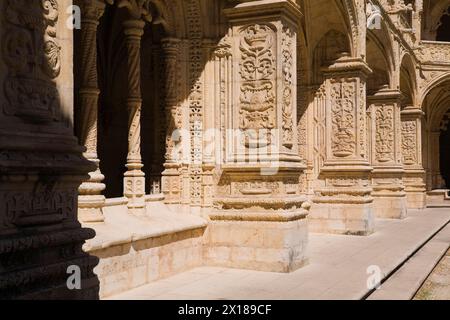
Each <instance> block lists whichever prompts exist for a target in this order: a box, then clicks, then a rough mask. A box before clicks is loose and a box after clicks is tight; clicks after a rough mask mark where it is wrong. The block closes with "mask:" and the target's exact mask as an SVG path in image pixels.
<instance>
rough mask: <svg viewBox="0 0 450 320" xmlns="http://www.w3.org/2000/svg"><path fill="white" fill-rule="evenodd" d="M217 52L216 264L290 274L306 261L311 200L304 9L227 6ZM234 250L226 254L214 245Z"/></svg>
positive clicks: (284, 4)
mask: <svg viewBox="0 0 450 320" xmlns="http://www.w3.org/2000/svg"><path fill="white" fill-rule="evenodd" d="M225 14H226V15H227V17H228V19H229V23H230V27H229V32H228V34H227V35H226V36H225V37H224V38H223V39H222V40H221V41H220V43H219V46H218V48H217V50H216V52H215V59H216V67H217V73H216V76H215V79H216V80H215V81H217V82H218V83H217V82H216V85H217V88H216V96H215V98H216V100H215V101H216V102H215V106H214V107H215V108H216V110H217V116H218V117H219V119H220V121H218V123H220V126H221V129H222V130H221V133H222V136H221V137H219V139H220V141H221V146H222V153H223V154H222V155H219V157H221V158H222V164H221V167H220V171H219V170H218V175H217V181H218V186H217V192H216V196H215V199H214V206H215V210H214V211H213V213H212V214H210V218H211V224H210V229H209V234H210V235H211V236H210V248H209V249H208V251H207V254H206V259H207V260H208V263H210V264H216V265H227V266H233V267H241V268H251V269H257V270H267V271H278V272H290V271H292V270H295V269H297V268H299V267H301V266H302V265H303V264H304V263H305V262H306V261H307V257H306V246H307V236H308V231H307V220H306V216H307V214H308V210H309V204H308V203H307V201H306V196H305V195H304V194H302V193H301V192H300V188H299V176H300V174H301V171H302V170H304V168H305V166H304V165H303V163H302V161H301V159H300V157H299V155H298V154H299V152H298V143H296V141H297V134H298V130H297V121H296V119H297V103H296V98H297V86H296V81H297V75H296V72H297V68H296V62H297V58H296V57H297V56H296V55H297V52H296V43H297V41H296V39H297V34H298V32H299V31H298V28H299V26H298V22H299V21H300V15H301V13H300V12H299V8H298V6H297V5H296V4H295V3H294V2H293V1H276V2H268V1H251V2H247V3H240V4H238V5H236V7H234V8H232V9H227V10H226V11H225ZM216 250H220V251H221V252H224V250H225V252H229V255H228V257H227V258H225V259H223V257H220V259H218V258H217V257H219V256H220V255H219V254H217V253H216V252H215V251H216Z"/></svg>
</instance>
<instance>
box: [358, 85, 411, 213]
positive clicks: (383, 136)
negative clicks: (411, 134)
mask: <svg viewBox="0 0 450 320" xmlns="http://www.w3.org/2000/svg"><path fill="white" fill-rule="evenodd" d="M367 102H368V104H369V114H370V118H369V132H370V135H371V136H370V140H371V144H370V145H371V163H372V166H373V169H374V170H373V172H372V187H373V192H372V196H373V197H374V212H375V216H376V217H380V218H404V217H405V216H406V214H407V209H406V193H405V187H404V185H403V173H404V170H403V164H402V150H401V145H402V136H401V118H400V108H401V92H399V91H398V90H390V89H388V88H383V89H381V90H380V91H378V92H377V93H376V94H375V95H373V96H370V97H368V98H367Z"/></svg>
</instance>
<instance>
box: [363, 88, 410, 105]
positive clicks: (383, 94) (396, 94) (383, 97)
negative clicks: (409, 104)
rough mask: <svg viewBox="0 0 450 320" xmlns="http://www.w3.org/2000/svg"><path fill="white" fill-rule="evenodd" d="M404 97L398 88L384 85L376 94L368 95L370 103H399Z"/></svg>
mask: <svg viewBox="0 0 450 320" xmlns="http://www.w3.org/2000/svg"><path fill="white" fill-rule="evenodd" d="M401 99H402V93H401V91H400V90H398V89H391V88H389V86H387V85H386V86H383V87H382V88H381V89H380V90H378V91H377V92H376V93H375V94H373V95H371V96H367V100H368V102H369V103H392V102H394V103H399V102H400V101H401Z"/></svg>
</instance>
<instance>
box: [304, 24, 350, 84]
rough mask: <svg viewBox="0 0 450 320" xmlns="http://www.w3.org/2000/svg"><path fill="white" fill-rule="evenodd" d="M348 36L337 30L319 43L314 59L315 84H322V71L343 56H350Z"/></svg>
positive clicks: (332, 30) (331, 31)
mask: <svg viewBox="0 0 450 320" xmlns="http://www.w3.org/2000/svg"><path fill="white" fill-rule="evenodd" d="M347 40H348V39H347V36H346V35H345V34H343V33H342V32H340V31H337V30H335V29H331V30H329V31H328V32H327V33H326V34H325V35H324V36H323V37H322V38H321V40H320V41H319V42H318V43H317V45H316V47H315V49H314V53H313V59H312V65H313V66H312V68H311V69H312V70H313V73H314V75H313V82H314V83H315V84H319V83H321V82H322V80H323V79H322V75H321V69H322V68H323V67H327V66H329V65H331V64H332V63H333V62H334V61H336V60H337V59H338V58H339V57H340V56H341V55H343V54H349V50H350V44H349V43H348V41H347Z"/></svg>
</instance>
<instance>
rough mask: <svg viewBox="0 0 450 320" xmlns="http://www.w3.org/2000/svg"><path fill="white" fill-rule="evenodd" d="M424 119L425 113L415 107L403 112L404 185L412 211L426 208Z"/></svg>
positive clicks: (407, 108)
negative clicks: (423, 143)
mask: <svg viewBox="0 0 450 320" xmlns="http://www.w3.org/2000/svg"><path fill="white" fill-rule="evenodd" d="M422 117H423V111H422V110H420V109H419V108H416V107H414V106H408V107H406V108H404V109H403V110H402V111H401V119H402V122H401V130H402V158H403V164H404V168H405V173H404V175H403V183H404V185H405V191H406V199H407V206H408V208H410V209H423V208H425V206H426V184H425V179H426V178H425V170H424V169H423V161H422ZM438 145H439V144H438ZM437 161H439V160H437Z"/></svg>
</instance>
